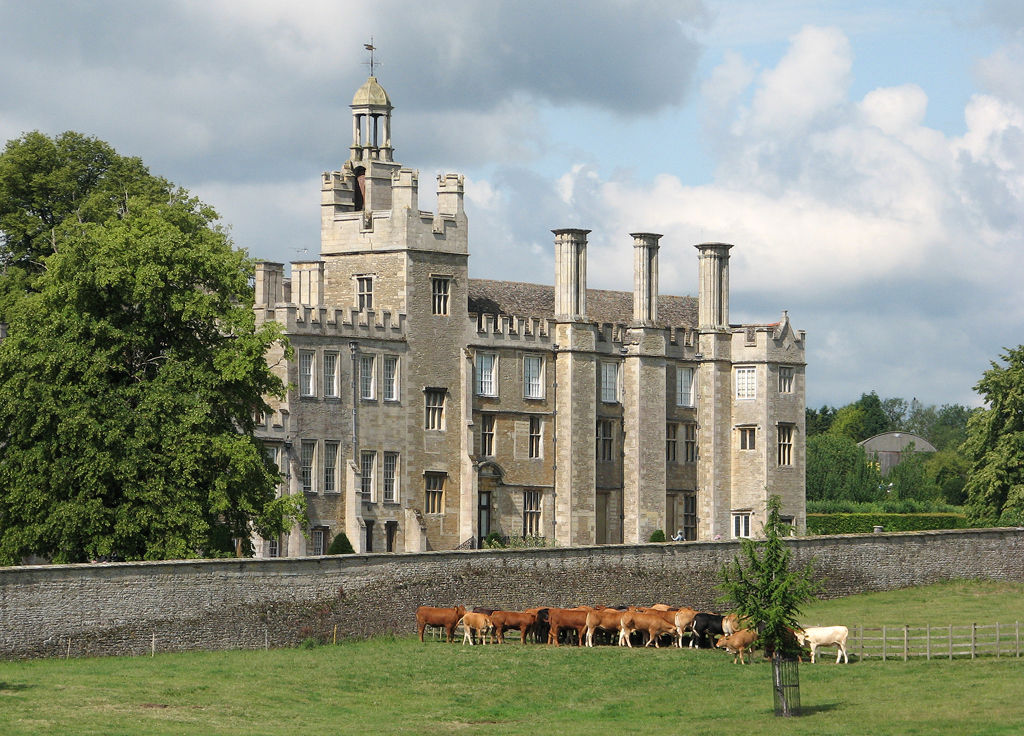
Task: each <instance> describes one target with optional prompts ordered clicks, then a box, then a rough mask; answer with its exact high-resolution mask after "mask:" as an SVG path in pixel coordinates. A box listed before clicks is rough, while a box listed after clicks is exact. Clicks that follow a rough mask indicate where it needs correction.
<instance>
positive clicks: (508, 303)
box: [254, 76, 805, 557]
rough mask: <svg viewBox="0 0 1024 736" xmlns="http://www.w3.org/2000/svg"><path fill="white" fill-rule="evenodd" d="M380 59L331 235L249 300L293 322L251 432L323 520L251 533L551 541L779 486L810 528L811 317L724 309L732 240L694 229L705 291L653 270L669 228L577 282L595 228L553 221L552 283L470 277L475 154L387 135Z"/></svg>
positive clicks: (747, 523) (703, 520) (704, 526)
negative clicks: (422, 165) (604, 278)
mask: <svg viewBox="0 0 1024 736" xmlns="http://www.w3.org/2000/svg"><path fill="white" fill-rule="evenodd" d="M391 113H392V105H391V101H390V99H389V97H388V95H387V93H386V92H385V91H384V89H383V88H382V87H381V86H380V84H379V83H378V82H377V80H376V78H374V77H373V76H371V77H370V78H369V79H367V81H366V83H365V84H363V86H362V87H361V88H360V89H359V90H358V91H357V92H356V94H355V97H354V99H353V101H352V146H351V149H350V151H351V152H350V157H349V160H348V161H347V162H346V163H345V164H344V165H343V166H342V168H341V170H340V171H332V172H328V173H325V174H324V175H323V179H322V190H321V206H322V209H321V212H322V230H321V233H322V234H321V246H320V258H319V260H315V261H302V262H297V263H292V264H291V274H290V278H286V277H285V272H284V265H283V264H279V263H268V262H262V263H259V264H257V270H256V282H255V283H256V305H255V309H256V314H257V320H259V321H263V320H275V321H277V322H278V323H280V324H281V325H283V327H284V330H285V332H286V334H287V336H288V338H289V340H290V342H291V345H292V346H293V349H294V358H293V360H286V359H285V358H284V356H283V354H282V353H281V351H280V350H278V351H277V353H276V354H271V355H269V356H268V360H269V362H270V364H271V365H272V366H274V369H275V370H277V371H279V374H280V375H281V376H282V378H284V379H285V380H286V382H287V383H288V384H290V386H291V388H290V389H289V391H288V395H287V398H286V399H284V400H283V401H276V400H274V401H273V402H272V404H271V406H272V409H273V412H272V413H271V414H270V415H269V416H267V417H266V418H265V423H264V424H263V426H262V429H260V432H259V436H260V437H261V438H262V439H263V440H264V442H265V444H266V447H267V451H268V454H270V456H271V457H272V459H274V460H275V462H276V463H277V464H278V466H279V468H280V470H281V476H282V477H281V489H280V490H281V492H282V493H291V494H298V493H302V494H305V497H306V500H307V502H308V507H309V522H310V528H309V529H307V530H301V529H295V530H294V531H292V533H290V534H286V535H284V536H283V537H282V538H281V539H266V540H265V539H260V538H256V539H254V543H255V548H256V555H257V556H262V557H267V556H269V557H276V556H289V557H292V556H301V555H309V554H313V555H316V554H322V553H323V552H324V551H325V550H326V549H327V547H328V545H329V544H330V543H331V541H332V539H333V538H334V536H335V535H337V534H338V533H339V532H342V531H344V532H346V533H347V535H348V538H349V539H350V541H351V542H352V544H353V546H354V547H355V548H356V550H357V551H360V552H385V551H387V552H391V551H395V552H402V551H421V550H431V549H452V548H460V547H461V548H470V547H476V546H479V544H480V541H481V540H482V539H483V538H485V537H487V535H488V534H490V533H497V534H499V535H501V536H503V537H520V536H526V537H543V538H544V540H545V542H546V543H549V544H551V543H553V544H557V545H561V546H567V545H593V544H615V543H636V542H646V541H648V539H649V538H650V535H651V533H652V532H653V531H655V530H658V529H661V530H664V531H665V533H666V535H667V536H672V535H673V534H674V533H675V532H676V531H677V530H682V532H683V534H684V536H685V538H686V539H718V538H722V539H728V538H732V537H741V536H751V535H756V534H758V533H759V532H760V529H761V526H760V525H761V522H762V521H763V519H764V515H765V501H766V499H767V497H768V495H769V494H778V495H779V496H780V497H781V498H782V505H783V513H784V514H785V515H786V516H787V517H788V518H789V519H790V520H792V521H793V522H794V523H795V524H796V526H797V528H798V529H802V528H804V524H805V501H804V396H805V390H804V366H805V363H804V333H803V332H802V331H798V330H794V329H793V327H792V326H791V325H790V322H789V318H788V316H787V315H786V313H785V312H783V313H782V317H781V319H780V320H779V321H777V322H772V323H768V324H745V325H735V324H730V322H729V258H730V251H731V249H732V246H731V245H727V244H724V243H702V244H700V245H697V246H696V250H697V254H696V255H697V267H698V272H699V293H698V296H697V297H696V298H693V297H681V296H666V295H662V294H659V293H658V251H659V240H660V237H661V236H660V235H656V234H653V233H644V232H638V233H633V234H632V235H630V236H629V237H630V240H626V239H625V237H624V238H623V248H626V247H631V248H632V250H633V263H634V273H633V289H632V291H631V292H630V291H601V290H594V289H588V288H587V234H588V232H589V231H588V230H582V229H559V230H554V231H553V232H554V249H555V274H554V286H553V287H551V286H545V285H540V284H529V283H517V282H510V281H491V280H483V279H471V278H469V273H468V268H467V261H468V257H469V242H468V237H467V220H466V213H465V211H464V209H463V178H462V177H461V176H458V175H456V174H445V175H443V176H439V177H438V182H437V212H424V211H421V210H420V208H419V204H418V187H419V175H418V172H417V171H414V170H412V169H407V168H403V167H402V166H401V165H400V164H398V163H396V162H395V161H394V159H393V152H394V149H393V147H392V145H391Z"/></svg>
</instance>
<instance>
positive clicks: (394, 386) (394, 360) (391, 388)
mask: <svg viewBox="0 0 1024 736" xmlns="http://www.w3.org/2000/svg"><path fill="white" fill-rule="evenodd" d="M384 400H385V401H398V356H396V355H385V356H384Z"/></svg>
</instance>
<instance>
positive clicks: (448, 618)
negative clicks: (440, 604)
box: [416, 606, 466, 643]
mask: <svg viewBox="0 0 1024 736" xmlns="http://www.w3.org/2000/svg"><path fill="white" fill-rule="evenodd" d="M464 615H466V609H465V607H464V606H456V607H455V608H434V607H433V606H420V607H419V608H417V609H416V629H417V630H418V631H419V634H420V641H423V630H424V629H426V628H427V627H428V626H438V627H440V628H442V629H444V630H445V633H446V634H448V642H449V643H451V642H452V641H453V640H454V639H455V627H456V626H458V625H459V620H460V619H461V618H462V617H463V616H464Z"/></svg>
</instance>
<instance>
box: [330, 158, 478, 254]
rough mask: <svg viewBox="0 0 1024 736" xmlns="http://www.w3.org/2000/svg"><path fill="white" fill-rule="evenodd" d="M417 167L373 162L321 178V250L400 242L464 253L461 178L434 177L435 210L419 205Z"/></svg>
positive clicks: (366, 248)
mask: <svg viewBox="0 0 1024 736" xmlns="http://www.w3.org/2000/svg"><path fill="white" fill-rule="evenodd" d="M419 176H420V175H419V171H416V170H414V169H406V168H399V165H398V164H390V163H382V162H372V163H371V164H369V165H368V166H367V167H365V168H364V167H362V166H360V167H357V168H356V169H353V168H352V164H351V162H350V163H347V164H345V167H344V168H343V169H342V170H341V171H331V172H325V173H324V174H323V176H322V178H321V189H322V193H321V199H320V202H321V241H320V253H321V256H329V255H340V254H348V253H361V252H368V251H371V250H381V249H389V248H395V247H398V248H402V249H409V250H433V251H440V252H446V253H467V252H468V248H469V246H468V242H467V236H466V228H465V220H466V213H465V208H464V200H465V178H464V177H463V176H461V175H459V174H443V175H439V176H438V177H437V211H436V212H429V211H424V210H421V209H420V207H419Z"/></svg>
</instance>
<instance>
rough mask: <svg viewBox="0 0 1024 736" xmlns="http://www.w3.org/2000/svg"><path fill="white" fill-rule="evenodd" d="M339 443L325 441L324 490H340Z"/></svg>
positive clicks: (331, 491)
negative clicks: (338, 478) (338, 484)
mask: <svg viewBox="0 0 1024 736" xmlns="http://www.w3.org/2000/svg"><path fill="white" fill-rule="evenodd" d="M337 471H338V443H337V442H325V443H324V492H325V493H327V492H330V493H333V492H334V491H336V490H338V486H337V475H338V473H337Z"/></svg>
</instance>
